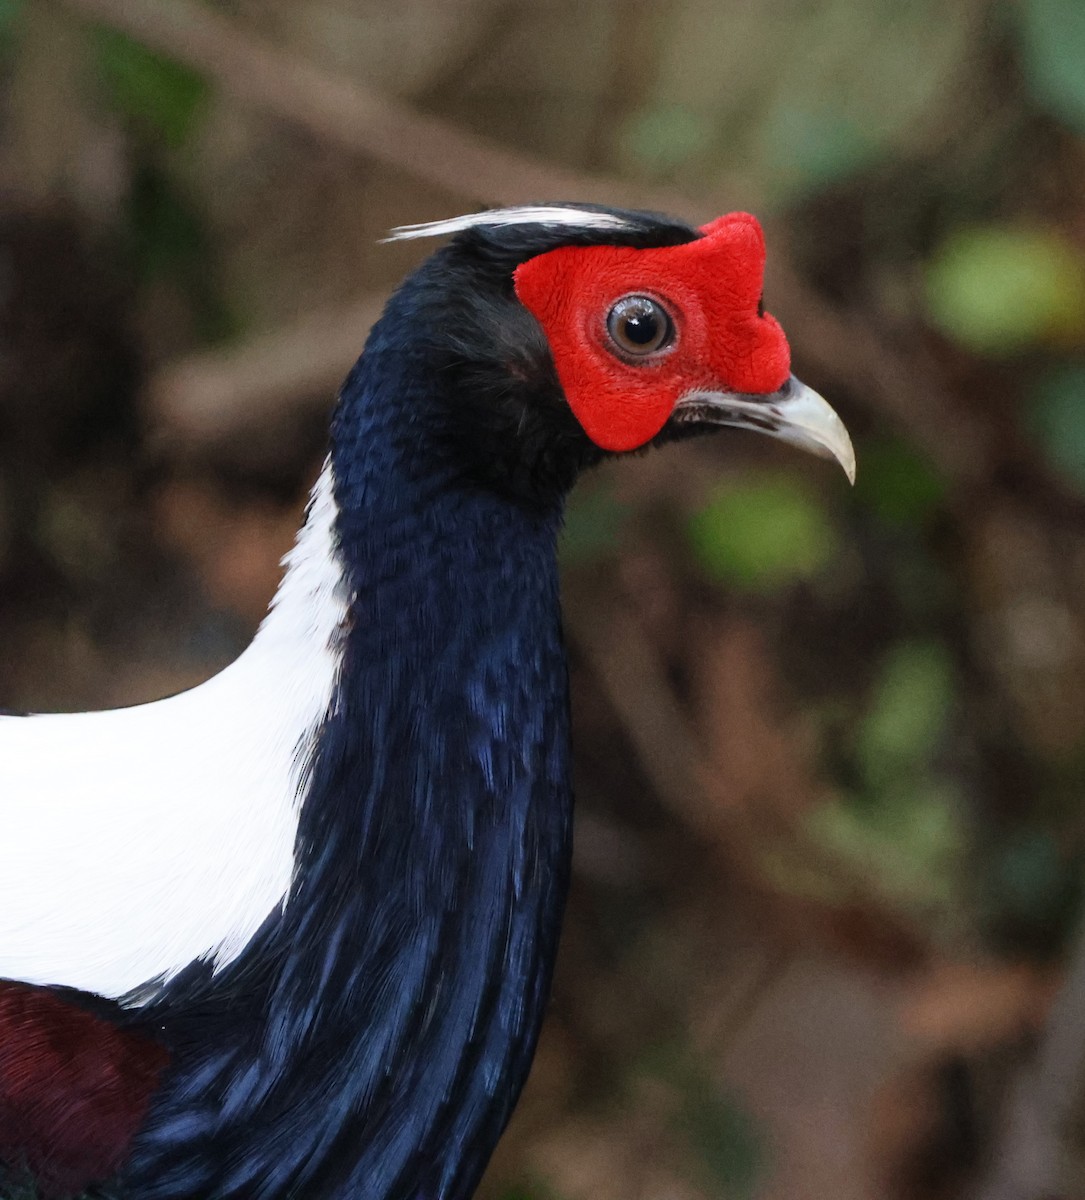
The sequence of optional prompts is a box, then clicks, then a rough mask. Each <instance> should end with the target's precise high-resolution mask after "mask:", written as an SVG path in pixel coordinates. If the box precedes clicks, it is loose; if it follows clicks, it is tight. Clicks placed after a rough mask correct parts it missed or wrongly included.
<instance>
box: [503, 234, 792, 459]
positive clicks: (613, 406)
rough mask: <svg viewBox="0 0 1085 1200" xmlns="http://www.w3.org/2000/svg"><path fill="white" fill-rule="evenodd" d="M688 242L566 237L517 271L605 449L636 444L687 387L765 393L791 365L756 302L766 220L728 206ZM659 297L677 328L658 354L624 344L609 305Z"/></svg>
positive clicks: (572, 392)
mask: <svg viewBox="0 0 1085 1200" xmlns="http://www.w3.org/2000/svg"><path fill="white" fill-rule="evenodd" d="M701 233H702V235H703V236H701V237H700V238H698V239H696V240H695V241H692V242H686V243H683V244H682V245H679V246H666V247H659V248H651V249H645V250H637V249H633V248H631V247H628V246H564V247H561V248H560V249H557V250H550V251H548V252H547V253H546V254H540V255H538V256H537V257H535V258H531V259H528V261H527V262H525V263H522V264H521V265H520V266H519V267H518V268H517V270H516V273H515V277H514V281H515V288H516V295H517V296H518V297H519V299H520V301H521V303H522V304H524V306H525V307H526V308H527V309H528V310H529V311H530V312H531V313H532V314H533V315H534V316H535V318H536V319H537V320H538V321H539V323H540V325H542V327H543V331H544V332H545V334H546V337H547V341H548V342H549V344H550V350H551V353H552V354H553V356H554V363H555V366H556V368H557V373H558V379H559V381H560V383H561V386H562V388H563V390H564V392H565V396H566V399H567V400H568V401H569V406H570V407H571V408H572V410H573V413H574V414H575V416H576V418H577V420H578V421H579V422H580V424H581V425H582V426H583V428H584V432H585V433H586V434H587V435H588V437H590V438H591V440H592V441H593V442H595V443H596V445H598V446H600V447H601V448H602V449H604V450H614V451H618V450H634V449H636V448H637V447H638V446H643V445H644V444H645V443H646V442H649V441H651V439H652V438H653V437H655V435H656V434H657V433H658V432H659V431H660V430H661V429H662V428H663V426H664V424H666V422H667V419H668V417H669V416H670V415H671V413H672V412H673V411H674V407H675V405H676V404H677V402H678V400H679V398H680V397H681V396H683V395H686V394H687V393H689V392H693V391H697V390H700V389H704V390H706V391H714V392H719V391H730V392H749V393H755V394H767V393H770V392H774V391H776V390H777V389H778V388H779V387H781V386H782V385H783V383H784V381H785V380H786V379H787V377H788V373H789V370H790V352H789V350H788V345H787V339H786V338H785V337H784V333H783V330H782V329H781V328H780V326H779V325H778V324H777V323H776V321H775V320H774V319H773V318H772V317H770V316H768V315H767V314H764V315H761V314H759V312H758V308H759V305H760V300H761V286H762V278H763V275H764V268H765V240H764V236H763V234H762V232H761V226H760V225H759V224H758V222H757V219H756V218H755V217H752V216H750V215H749V214H748V213H731V214H729V215H727V216H724V217H719V218H718V219H717V220H715V221H712V222H711V223H710V224H708V225H705V226H703V227H702V228H701ZM631 294H632V295H642V296H648V297H650V298H652V299H654V300H657V301H659V302H660V303H661V304H662V305H663V307H664V308H665V309H666V310H667V311H668V313H669V314H670V316H671V320H672V321H673V324H674V336H673V339H672V341H671V343H670V344H669V345H668V347H667V348H666V349H665V350H663V351H661V352H659V353H658V354H654V355H650V356H648V357H646V358H643V359H639V360H637V361H627V360H626V359H625V358H623V357H621V356H619V355H618V354H616V353H615V349H614V346H613V344H612V343H611V341H610V339H609V336H608V333H607V315H608V313H609V312H610V310H611V309H612V308H613V306H614V304H615V303H616V302H617V301H618V300H620V299H621V298H622V297H623V296H627V295H631Z"/></svg>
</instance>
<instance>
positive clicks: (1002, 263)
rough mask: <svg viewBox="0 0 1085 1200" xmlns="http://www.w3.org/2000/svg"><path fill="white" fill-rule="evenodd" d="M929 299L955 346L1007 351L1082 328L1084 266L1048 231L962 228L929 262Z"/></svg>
mask: <svg viewBox="0 0 1085 1200" xmlns="http://www.w3.org/2000/svg"><path fill="white" fill-rule="evenodd" d="M927 304H928V308H929V311H930V314H931V318H932V320H933V321H934V323H935V324H936V325H938V326H939V327H940V328H941V329H942V330H943V332H945V333H946V334H948V336H949V337H951V338H953V339H954V340H955V341H957V342H960V343H961V345H963V346H967V347H968V348H969V349H970V350H973V351H976V352H978V353H984V354H995V355H998V354H1006V353H1010V352H1012V351H1014V350H1017V349H1020V348H1022V347H1024V346H1029V345H1032V344H1034V343H1036V342H1039V341H1044V340H1048V339H1052V340H1057V339H1060V338H1066V337H1067V336H1073V335H1080V334H1081V333H1082V332H1085V269H1083V264H1082V260H1081V258H1080V256H1079V255H1078V253H1077V251H1076V250H1075V248H1074V247H1073V246H1071V245H1070V244H1068V243H1067V242H1066V241H1065V240H1064V239H1063V238H1061V237H1060V236H1059V235H1058V234H1056V233H1054V232H1052V231H1050V230H1044V229H1013V228H1010V227H1008V226H998V225H989V226H977V227H973V228H971V229H962V230H958V231H957V232H955V233H953V234H951V235H950V237H949V238H948V239H947V240H946V241H945V242H944V243H943V245H942V246H941V247H940V249H939V250H938V251H937V252H936V254H935V256H934V258H933V259H932V261H931V262H930V263H929V265H928V268H927Z"/></svg>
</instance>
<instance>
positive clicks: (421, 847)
mask: <svg viewBox="0 0 1085 1200" xmlns="http://www.w3.org/2000/svg"><path fill="white" fill-rule="evenodd" d="M446 316H447V311H445V312H441V313H435V311H434V310H433V309H432V306H427V304H426V303H425V288H424V281H423V284H422V285H418V284H416V285H414V290H413V291H412V285H411V284H408V285H407V287H406V288H405V289H404V290H403V291H402V292H401V293H400V294H399V296H398V297H397V298H396V299H395V300H393V302H392V304H391V305H390V308H389V312H388V315H387V316H386V317H385V318H384V319H383V320H382V322H381V323H380V324H379V325H378V326H377V328H376V329H375V331H374V333H373V335H372V337H371V339H370V342H369V344H368V346H367V349H366V353H365V355H364V357H363V359H362V360H361V361H360V363H359V365H358V366H357V367H356V368H355V370H354V372H353V373H352V375H351V377H350V379H349V380H348V382H347V385H346V387H345V389H344V393H343V397H342V400H341V404H340V407H339V410H338V414H337V416H336V420H335V426H334V432H333V452H332V463H333V467H334V472H335V479H336V500H337V503H338V506H339V518H338V526H339V534H340V539H341V553H342V558H343V564H344V568H345V572H346V576H347V583H348V585H349V590H350V593H351V595H352V597H353V600H352V604H351V609H350V618H349V628H348V629H347V631H346V634H345V639H344V644H343V648H342V649H343V662H342V673H341V679H340V682H339V685H338V687H337V690H336V693H335V698H334V701H333V706H332V713H331V716H330V719H329V720H328V722H327V724H326V725H325V727H324V729H323V730H322V733H321V737H320V740H319V744H318V745H317V747H316V750H315V755H314V758H313V767H312V778H311V784H310V788H309V792H308V798H307V800H306V802H305V804H304V807H303V809H302V813H301V823H300V828H299V835H298V848H297V854H298V870H297V881H296V886H295V888H294V891H293V894H292V895H291V898H290V901H289V904H288V905H287V906H286V908H285V910H284V912H283V913H281V914H276V915H275V916H274V917H273V918H271V919H269V921H268V923H267V925H266V927H265V929H264V930H263V931H262V933H261V935H260V936H259V938H258V939H257V941H256V942H255V943H253V944H252V945H251V946H250V947H249V949H248V951H247V952H246V954H245V955H244V956H243V957H242V958H241V959H239V960H238V961H237V962H235V963H234V964H231V966H230V967H229V968H227V969H226V970H225V971H223V972H221V973H220V974H219V975H217V976H215V977H214V979H210V978H209V977H208V976H207V974H206V973H204V974H201V975H196V974H193V975H192V976H191V977H189V978H187V979H182V980H179V981H177V983H176V985H174V986H172V987H171V988H170V989H169V990H168V992H167V994H166V995H165V996H164V998H163V999H162V1001H161V1002H160V1003H159V1004H157V1005H156V1006H154V1007H153V1009H152V1010H151V1011H149V1012H148V1013H147V1015H149V1016H150V1017H151V1019H152V1020H154V1021H156V1022H158V1023H159V1025H160V1027H161V1028H162V1029H163V1030H166V1031H167V1033H168V1036H169V1038H170V1040H171V1042H172V1043H173V1044H174V1045H175V1046H176V1047H177V1048H178V1051H177V1053H178V1062H179V1066H178V1068H177V1070H175V1072H174V1074H173V1076H172V1077H171V1079H170V1082H169V1086H168V1088H167V1089H166V1091H165V1092H164V1093H163V1095H162V1097H161V1099H160V1101H159V1102H158V1104H157V1106H156V1109H155V1111H154V1113H153V1117H152V1121H151V1122H150V1124H149V1126H148V1129H147V1132H146V1133H145V1135H144V1136H143V1137H142V1139H141V1141H140V1143H139V1145H138V1148H137V1152H136V1154H135V1157H134V1159H133V1161H132V1164H131V1167H130V1170H129V1172H128V1183H129V1185H130V1187H131V1189H132V1192H133V1194H137V1195H139V1196H140V1197H143V1198H145V1200H159V1198H162V1200H164V1198H166V1197H181V1196H184V1197H188V1196H193V1195H203V1194H208V1195H211V1194H213V1195H214V1196H215V1197H216V1198H217V1200H225V1198H227V1197H231V1198H233V1197H236V1198H240V1197H245V1198H246V1200H261V1198H263V1200H271V1198H277V1197H286V1196H305V1197H313V1198H317V1197H320V1198H325V1197H328V1198H331V1197H335V1198H339V1197H342V1198H344V1200H345V1198H346V1197H356V1196H365V1197H366V1200H464V1198H465V1197H467V1196H469V1195H470V1194H471V1192H472V1191H473V1189H474V1186H475V1184H476V1183H477V1181H478V1179H479V1177H480V1175H481V1172H482V1170H483V1168H484V1166H485V1164H486V1162H487V1160H488V1158H489V1155H490V1153H491V1151H492V1149H493V1146H494V1144H495V1142H496V1140H497V1138H498V1136H499V1135H500V1133H501V1130H502V1129H503V1127H504V1124H505V1122H506V1120H507V1119H508V1116H509V1113H510V1111H511V1108H512V1105H513V1103H514V1102H515V1099H516V1097H517V1095H518V1093H519V1090H520V1087H521V1085H522V1083H523V1080H524V1078H525V1076H526V1074H527V1070H528V1067H529V1065H530V1061H531V1057H532V1054H533V1052H534V1046H535V1041H536V1038H537V1034H538V1029H539V1025H540V1023H541V1020H542V1015H543V1009H544V1005H545V1002H546V996H547V992H548V988H549V981H550V973H551V967H552V962H553V958H554V954H555V951H556V943H557V937H558V929H559V925H560V920H561V912H562V906H563V902H564V896H565V892H566V886H567V876H568V858H569V838H570V807H571V806H570V795H569V787H568V730H567V684H566V669H565V661H564V654H563V649H562V642H561V633H560V617H559V611H558V585H557V574H556V564H555V538H556V535H557V531H558V527H559V524H560V519H561V504H562V499H563V494H564V490H565V487H566V486H567V483H568V480H566V479H557V478H556V477H555V478H550V477H548V475H547V471H546V469H545V464H543V465H542V467H540V464H539V462H537V461H534V460H533V461H532V462H531V463H529V464H528V465H527V467H526V468H525V469H524V470H519V469H514V470H508V469H507V464H498V466H497V468H496V469H497V472H498V476H497V477H496V482H495V477H490V476H489V472H490V468H491V465H490V464H489V463H487V461H486V460H485V458H484V457H482V456H479V455H476V456H473V457H469V458H465V456H464V454H463V452H462V442H461V437H462V434H461V432H460V431H459V429H458V427H456V423H455V420H454V418H455V417H456V416H457V411H456V409H457V405H460V406H461V407H462V391H461V390H459V387H458V385H455V384H454V383H453V382H450V380H452V379H453V377H454V376H455V372H454V371H452V372H450V371H448V370H443V369H442V361H443V360H442V359H441V354H442V353H445V352H444V351H441V350H440V349H439V348H435V347H434V346H433V345H432V344H431V341H432V339H430V338H429V337H427V335H426V334H425V332H424V331H421V332H420V331H419V330H418V329H417V328H412V322H419V321H426V320H429V319H444V318H445V317H446ZM461 382H462V381H461ZM503 403H505V402H504V401H503ZM516 404H517V400H516V399H515V398H509V399H508V400H507V408H508V411H509V412H510V413H513V414H514V412H515V407H516ZM461 415H462V414H461ZM478 420H479V421H480V422H481V423H482V424H483V425H484V424H485V423H486V420H487V418H486V417H485V416H479V417H478ZM453 429H456V432H454V433H453V432H451V431H452V430H453ZM216 1023H217V1026H216ZM216 1027H217V1028H218V1029H219V1030H220V1033H221V1036H220V1037H219V1039H218V1041H217V1042H216V1044H215V1046H214V1048H213V1049H210V1050H204V1049H202V1047H203V1046H204V1045H206V1039H207V1031H208V1029H209V1028H216ZM224 1164H225V1166H224Z"/></svg>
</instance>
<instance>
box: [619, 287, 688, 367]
mask: <svg viewBox="0 0 1085 1200" xmlns="http://www.w3.org/2000/svg"><path fill="white" fill-rule="evenodd" d="M607 332H608V333H609V334H610V338H611V341H612V342H613V343H614V346H615V348H616V349H617V350H619V351H624V352H625V353H626V354H631V355H634V356H637V355H649V354H654V353H655V352H656V351H657V350H662V349H664V348H665V347H666V346H667V345H668V344H669V343H670V342H671V341H672V337H671V334H672V326H671V318H670V316H669V315H668V313H667V310H666V309H665V308H664V307H663V305H662V304H660V303H659V302H658V301H656V300H653V299H651V297H649V296H623V297H622V299H621V300H619V301H618V302H617V303H616V304H614V306H613V307H612V308H611V310H610V312H609V313H608V315H607Z"/></svg>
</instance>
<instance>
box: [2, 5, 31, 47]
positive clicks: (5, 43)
mask: <svg viewBox="0 0 1085 1200" xmlns="http://www.w3.org/2000/svg"><path fill="white" fill-rule="evenodd" d="M25 7H26V4H25V0H0V52H4V53H6V52H8V51H10V50H11V49H12V48H13V46H14V44H15V39H16V37H17V35H18V27H19V19H20V17H22V15H23V9H24V8H25Z"/></svg>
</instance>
